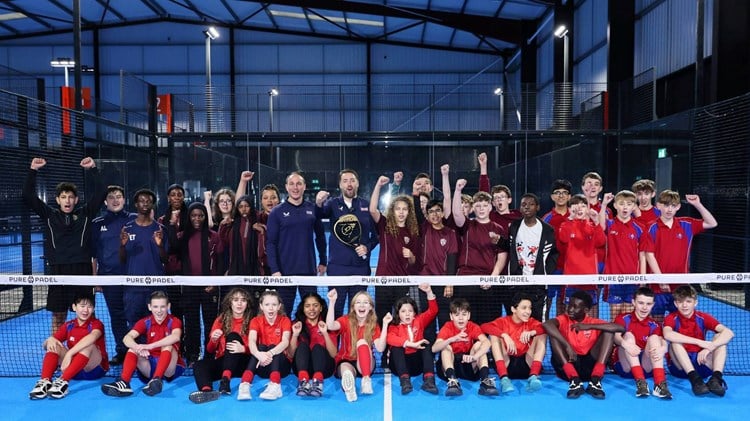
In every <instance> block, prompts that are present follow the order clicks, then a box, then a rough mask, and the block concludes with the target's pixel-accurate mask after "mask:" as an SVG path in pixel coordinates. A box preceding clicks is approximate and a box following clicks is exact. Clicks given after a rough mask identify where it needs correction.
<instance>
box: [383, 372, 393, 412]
mask: <svg viewBox="0 0 750 421" xmlns="http://www.w3.org/2000/svg"><path fill="white" fill-rule="evenodd" d="M383 421H393V402H392V393H391V373H390V372H386V373H385V374H383Z"/></svg>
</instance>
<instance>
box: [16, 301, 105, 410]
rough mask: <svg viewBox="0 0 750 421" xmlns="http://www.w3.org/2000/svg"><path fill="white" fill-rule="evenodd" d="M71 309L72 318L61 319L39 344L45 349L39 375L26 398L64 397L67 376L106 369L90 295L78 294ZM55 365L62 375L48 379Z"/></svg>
mask: <svg viewBox="0 0 750 421" xmlns="http://www.w3.org/2000/svg"><path fill="white" fill-rule="evenodd" d="M72 309H73V311H74V312H75V313H76V318H75V319H73V320H70V321H68V322H65V323H63V325H62V326H60V327H59V328H58V329H57V331H56V332H55V334H54V335H52V336H50V337H49V338H47V339H46V340H45V341H44V344H42V346H43V347H44V348H45V349H46V350H47V352H46V354H44V360H43V361H42V375H41V378H40V379H39V380H37V382H36V385H34V388H33V389H32V390H31V392H30V393H29V398H30V399H44V398H46V397H47V396H51V397H53V398H56V399H60V398H64V397H65V396H66V395H67V394H68V382H69V381H70V380H72V379H76V380H93V379H98V378H101V377H102V376H104V373H106V372H107V370H109V363H108V358H107V349H106V347H105V345H104V325H103V324H102V322H101V321H100V320H99V319H97V318H96V316H95V315H94V295H93V294H91V293H80V294H78V296H77V297H75V299H74V301H73V305H72ZM58 365H59V366H60V370H62V375H61V376H60V377H59V378H58V379H56V380H55V381H51V380H52V376H53V375H54V374H55V370H57V367H58Z"/></svg>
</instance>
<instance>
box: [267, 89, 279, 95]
mask: <svg viewBox="0 0 750 421" xmlns="http://www.w3.org/2000/svg"><path fill="white" fill-rule="evenodd" d="M268 95H269V96H278V95H279V91H278V90H277V89H276V88H271V90H270V91H268Z"/></svg>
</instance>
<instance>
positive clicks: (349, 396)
mask: <svg viewBox="0 0 750 421" xmlns="http://www.w3.org/2000/svg"><path fill="white" fill-rule="evenodd" d="M341 388H342V389H344V394H345V395H346V400H347V401H349V402H354V401H356V400H357V389H356V385H355V384H354V374H353V373H352V372H351V371H349V370H345V371H344V372H343V373H342V374H341Z"/></svg>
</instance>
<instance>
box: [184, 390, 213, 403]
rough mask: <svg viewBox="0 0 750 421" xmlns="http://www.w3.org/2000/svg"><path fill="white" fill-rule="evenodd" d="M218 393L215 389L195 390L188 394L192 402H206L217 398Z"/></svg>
mask: <svg viewBox="0 0 750 421" xmlns="http://www.w3.org/2000/svg"><path fill="white" fill-rule="evenodd" d="M219 396H220V393H219V392H218V391H216V390H196V391H195V392H193V393H191V394H190V396H188V399H190V402H192V403H206V402H212V401H215V400H217V399H219Z"/></svg>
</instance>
